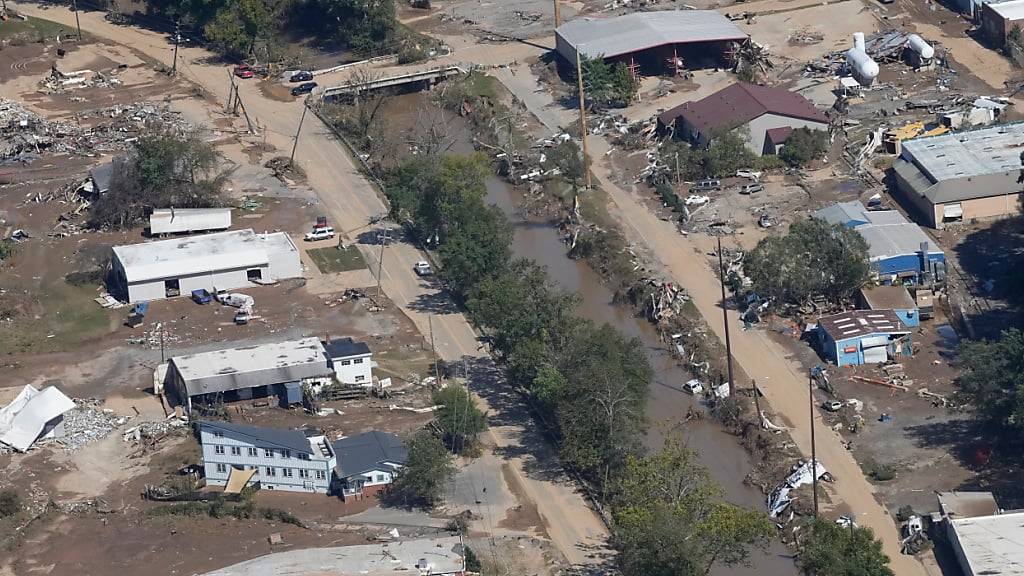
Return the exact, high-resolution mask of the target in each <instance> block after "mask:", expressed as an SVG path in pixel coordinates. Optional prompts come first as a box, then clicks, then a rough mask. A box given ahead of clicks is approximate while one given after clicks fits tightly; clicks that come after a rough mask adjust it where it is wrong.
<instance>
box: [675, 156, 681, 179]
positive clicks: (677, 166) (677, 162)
mask: <svg viewBox="0 0 1024 576" xmlns="http://www.w3.org/2000/svg"><path fill="white" fill-rule="evenodd" d="M680 182H682V178H680V177H679V152H676V185H677V186H678V185H679V183H680Z"/></svg>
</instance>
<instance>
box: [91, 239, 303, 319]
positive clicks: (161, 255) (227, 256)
mask: <svg viewBox="0 0 1024 576" xmlns="http://www.w3.org/2000/svg"><path fill="white" fill-rule="evenodd" d="M113 251H114V255H113V258H112V261H111V264H112V266H113V271H114V277H115V286H113V287H112V289H113V290H114V291H115V292H117V293H119V295H120V296H121V297H123V298H126V299H127V300H128V302H129V303H135V302H145V301H149V300H159V299H161V298H171V297H174V296H179V295H188V294H191V293H192V291H193V290H199V289H203V288H205V289H206V290H210V291H213V290H214V289H223V290H233V289H235V288H242V287H244V286H251V285H252V282H253V281H266V280H272V279H276V280H283V279H286V278H298V277H301V276H302V263H301V262H300V261H299V250H298V248H296V247H295V244H294V243H293V242H292V240H291V238H289V237H288V235H287V234H285V233H284V232H275V233H272V234H256V233H255V232H253V231H252V230H235V231H232V232H219V233H216V234H205V235H202V236H192V237H189V238H181V239H174V240H160V241H157V242H146V243H143V244H132V245H129V246H115V247H114V249H113Z"/></svg>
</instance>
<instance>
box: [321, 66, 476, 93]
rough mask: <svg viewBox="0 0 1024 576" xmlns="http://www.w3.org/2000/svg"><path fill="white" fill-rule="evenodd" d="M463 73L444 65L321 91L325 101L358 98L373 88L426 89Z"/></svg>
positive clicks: (456, 67)
mask: <svg viewBox="0 0 1024 576" xmlns="http://www.w3.org/2000/svg"><path fill="white" fill-rule="evenodd" d="M461 74H466V70H465V69H463V68H460V67H459V66H442V67H439V68H431V69H429V70H420V71H418V72H409V73H407V74H399V75H397V76H387V77H384V78H375V79H373V80H367V81H363V82H350V83H348V84H343V85H341V86H331V87H328V88H325V89H324V91H323V92H322V93H321V98H323V99H324V100H325V101H330V100H336V99H356V98H358V97H359V96H360V95H361V94H364V93H366V92H372V91H373V90H381V89H384V88H393V87H396V86H407V85H409V84H418V85H419V89H423V90H426V89H430V87H431V86H433V85H434V84H437V83H438V82H441V81H442V80H445V79H446V78H450V77H452V76H459V75H461Z"/></svg>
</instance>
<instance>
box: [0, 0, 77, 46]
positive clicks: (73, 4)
mask: <svg viewBox="0 0 1024 576" xmlns="http://www.w3.org/2000/svg"><path fill="white" fill-rule="evenodd" d="M4 4H5V6H4V9H5V10H6V9H7V7H6V4H7V3H6V2H5V3H4ZM72 9H73V10H74V11H75V26H78V41H79V42H81V41H82V23H81V22H80V21H79V20H78V0H73V2H72Z"/></svg>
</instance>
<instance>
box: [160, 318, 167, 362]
mask: <svg viewBox="0 0 1024 576" xmlns="http://www.w3.org/2000/svg"><path fill="white" fill-rule="evenodd" d="M164 362H166V359H165V358H164V323H163V322H161V323H160V363H161V364H163V363H164Z"/></svg>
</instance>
